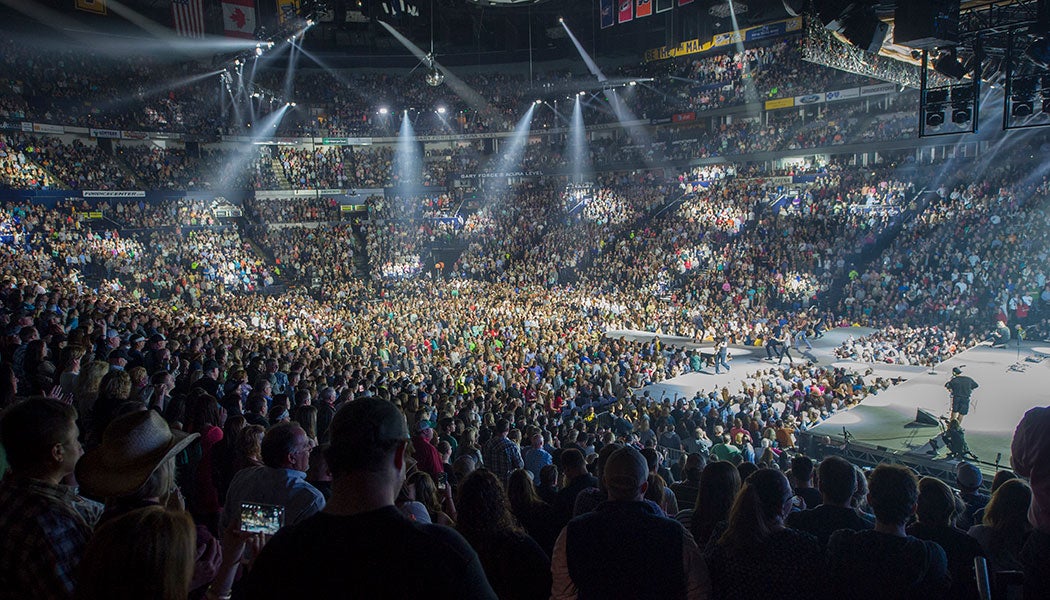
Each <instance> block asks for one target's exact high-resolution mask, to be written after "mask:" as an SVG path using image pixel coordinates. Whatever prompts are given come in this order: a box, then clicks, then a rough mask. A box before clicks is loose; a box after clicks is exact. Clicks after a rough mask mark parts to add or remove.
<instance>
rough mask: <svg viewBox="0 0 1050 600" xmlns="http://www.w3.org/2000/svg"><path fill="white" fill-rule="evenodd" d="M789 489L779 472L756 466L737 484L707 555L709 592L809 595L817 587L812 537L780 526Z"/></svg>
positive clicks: (818, 558) (817, 555)
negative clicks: (721, 527) (723, 527)
mask: <svg viewBox="0 0 1050 600" xmlns="http://www.w3.org/2000/svg"><path fill="white" fill-rule="evenodd" d="M792 496H794V494H793V493H792V491H791V485H790V484H789V483H788V480H787V477H785V476H784V474H783V473H781V472H780V471H774V470H772V469H759V470H758V471H755V472H754V473H753V474H752V475H751V476H750V477H748V478H747V482H745V483H744V485H743V487H741V488H740V493H739V494H737V497H736V500H734V502H733V508H732V510H731V511H730V513H729V525H728V527H727V528H726V530H725V533H723V534H722V536H721V537H720V538H719V539H718V541H717V542H716V543H715V544H714V546H713V548H712V550H711V552H710V553H709V554H708V557H707V565H708V570H709V571H710V573H711V584H712V586H711V587H712V589H713V590H714V591H715V594H714V597H715V598H716V599H718V598H725V599H726V600H729V599H737V598H779V599H781V600H790V599H793V598H798V599H799V600H803V599H808V598H813V597H816V596H818V595H819V593H820V592H821V590H822V586H821V585H820V579H821V571H822V570H823V564H824V562H823V560H822V559H823V552H822V550H821V548H820V543H819V542H818V541H817V538H815V537H813V536H812V535H810V534H808V533H803V532H800V531H797V530H795V529H791V528H789V527H787V526H785V525H784V519H785V518H786V517H787V515H788V513H790V512H791V498H792Z"/></svg>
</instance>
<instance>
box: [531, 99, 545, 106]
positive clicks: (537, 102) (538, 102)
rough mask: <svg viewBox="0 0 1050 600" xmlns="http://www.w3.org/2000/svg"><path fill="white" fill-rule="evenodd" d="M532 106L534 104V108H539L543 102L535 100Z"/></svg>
mask: <svg viewBox="0 0 1050 600" xmlns="http://www.w3.org/2000/svg"><path fill="white" fill-rule="evenodd" d="M533 104H535V105H536V106H539V105H541V104H543V100H537V101H536V102H534V103H533Z"/></svg>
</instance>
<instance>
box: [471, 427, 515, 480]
mask: <svg viewBox="0 0 1050 600" xmlns="http://www.w3.org/2000/svg"><path fill="white" fill-rule="evenodd" d="M481 461H482V462H483V463H485V468H486V469H488V470H489V471H492V473H493V474H494V475H495V476H496V477H499V479H500V481H502V482H503V483H507V479H508V478H510V472H511V471H513V470H514V469H520V468H522V467H523V466H525V463H523V462H522V461H521V448H519V447H518V445H517V444H515V443H514V442H512V441H510V440H508V439H507V438H505V437H502V436H499V435H497V436H496V437H494V438H492V439H491V440H489V441H488V443H486V444H485V447H484V448H482V449H481Z"/></svg>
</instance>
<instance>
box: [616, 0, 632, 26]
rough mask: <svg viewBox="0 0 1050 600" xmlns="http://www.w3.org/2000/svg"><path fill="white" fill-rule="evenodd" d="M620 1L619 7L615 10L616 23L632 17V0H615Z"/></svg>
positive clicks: (626, 20)
mask: <svg viewBox="0 0 1050 600" xmlns="http://www.w3.org/2000/svg"><path fill="white" fill-rule="evenodd" d="M617 1H618V2H619V3H620V9H619V11H617V16H616V21H617V22H618V23H621V24H623V23H627V22H629V21H630V20H631V19H633V18H634V0H617Z"/></svg>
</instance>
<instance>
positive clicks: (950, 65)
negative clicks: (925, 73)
mask: <svg viewBox="0 0 1050 600" xmlns="http://www.w3.org/2000/svg"><path fill="white" fill-rule="evenodd" d="M933 70H934V71H937V72H938V73H940V74H941V75H944V76H945V77H951V78H952V79H962V78H963V77H966V75H967V73H969V71H967V69H966V67H965V66H963V64H962V63H961V62H959V57H958V56H957V55H956V53H955V48H952V49H950V50H946V51H942V52H941V54H940V56H938V57H937V58H935V59H933Z"/></svg>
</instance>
